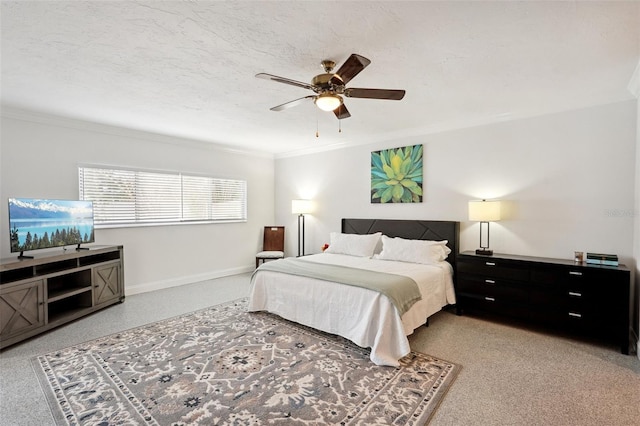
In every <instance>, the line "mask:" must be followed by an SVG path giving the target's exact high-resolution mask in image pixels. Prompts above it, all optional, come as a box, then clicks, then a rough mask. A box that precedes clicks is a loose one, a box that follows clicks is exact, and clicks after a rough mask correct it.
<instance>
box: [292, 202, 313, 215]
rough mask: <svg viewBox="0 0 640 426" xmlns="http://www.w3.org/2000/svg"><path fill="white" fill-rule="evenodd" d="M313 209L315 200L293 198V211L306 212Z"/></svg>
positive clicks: (296, 212) (297, 212) (294, 212)
mask: <svg viewBox="0 0 640 426" xmlns="http://www.w3.org/2000/svg"><path fill="white" fill-rule="evenodd" d="M312 211H313V201H311V200H291V213H293V214H306V213H311V212H312Z"/></svg>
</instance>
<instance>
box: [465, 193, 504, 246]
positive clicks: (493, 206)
mask: <svg viewBox="0 0 640 426" xmlns="http://www.w3.org/2000/svg"><path fill="white" fill-rule="evenodd" d="M500 210H501V206H500V201H487V200H479V201H469V220H473V221H477V222H480V248H479V249H477V250H476V254H479V255H482V256H492V255H493V250H490V249H489V222H495V221H497V220H500V217H501V211H500ZM483 223H486V224H487V245H483V244H482V224H483Z"/></svg>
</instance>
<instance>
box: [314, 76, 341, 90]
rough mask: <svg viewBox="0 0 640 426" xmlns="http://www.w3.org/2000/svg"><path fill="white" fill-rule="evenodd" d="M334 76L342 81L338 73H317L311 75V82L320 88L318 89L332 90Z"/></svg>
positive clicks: (333, 87)
mask: <svg viewBox="0 0 640 426" xmlns="http://www.w3.org/2000/svg"><path fill="white" fill-rule="evenodd" d="M335 78H338V79H340V81H342V79H341V78H340V76H339V75H338V74H330V73H326V74H318V75H316V76H315V77H313V80H311V84H312V85H314V86H315V87H317V88H318V89H320V91H325V90H333V89H335V88H336V87H335V86H336V85H335V84H334V83H335ZM332 80H333V82H332Z"/></svg>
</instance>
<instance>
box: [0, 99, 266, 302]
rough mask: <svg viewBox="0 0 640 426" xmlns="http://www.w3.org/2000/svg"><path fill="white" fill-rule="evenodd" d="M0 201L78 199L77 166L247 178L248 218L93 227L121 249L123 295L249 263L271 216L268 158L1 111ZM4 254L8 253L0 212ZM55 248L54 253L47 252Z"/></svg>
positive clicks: (225, 271) (4, 220)
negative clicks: (227, 222) (213, 221)
mask: <svg viewBox="0 0 640 426" xmlns="http://www.w3.org/2000/svg"><path fill="white" fill-rule="evenodd" d="M1 136H2V137H1V145H0V146H1V149H0V155H1V156H2V158H1V161H0V165H1V171H0V177H1V188H0V195H1V199H2V200H4V202H5V203H6V200H7V198H9V197H33V198H38V197H43V198H45V197H47V198H61V199H75V198H78V171H77V167H78V164H82V163H90V164H105V165H114V166H123V167H137V168H144V169H152V170H170V171H182V172H191V173H199V174H206V175H211V176H215V177H228V178H238V179H246V180H247V182H248V221H247V222H246V223H231V224H201V225H179V226H175V225H174V226H154V227H138V228H120V229H98V230H96V244H122V245H124V252H125V259H124V265H125V282H126V293H127V294H133V293H137V292H141V291H146V290H151V289H156V288H162V287H167V286H173V285H179V284H184V283H190V282H195V281H201V280H205V279H208V278H212V277H219V276H223V275H229V274H234V273H239V272H245V271H250V270H252V269H253V268H254V266H255V254H256V252H257V250H258V248H259V246H260V245H261V243H262V241H261V230H262V227H263V226H264V225H265V224H271V223H272V222H273V217H274V213H273V212H274V186H273V185H274V164H273V158H272V157H271V156H268V157H267V156H264V155H262V156H259V155H247V154H246V153H239V152H233V151H230V150H227V149H223V148H221V147H214V146H212V145H211V144H205V143H198V142H194V141H187V140H179V139H175V138H168V137H163V136H159V135H153V134H146V133H142V132H134V131H128V130H125V129H118V128H112V127H109V126H101V125H96V124H91V123H85V122H78V121H72V120H66V119H61V118H56V117H47V116H41V115H35V114H25V113H16V112H11V111H9V112H7V111H6V110H3V117H2V129H1ZM0 212H1V220H0V232H2V235H3V237H2V238H0V244H1V253H2V257H3V258H5V257H11V256H13V257H15V254H13V255H11V254H10V253H9V240H8V237H4V236H5V235H6V234H7V231H8V229H9V225H8V219H7V215H6V212H7V207H6V206H5V207H4V208H1V207H0ZM53 250H59V249H53Z"/></svg>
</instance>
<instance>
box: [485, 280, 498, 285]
mask: <svg viewBox="0 0 640 426" xmlns="http://www.w3.org/2000/svg"><path fill="white" fill-rule="evenodd" d="M484 282H485V283H487V284H495V283H496V282H495V281H494V280H484Z"/></svg>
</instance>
